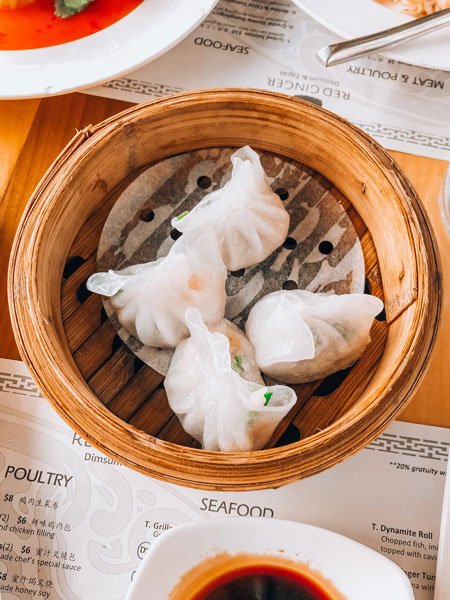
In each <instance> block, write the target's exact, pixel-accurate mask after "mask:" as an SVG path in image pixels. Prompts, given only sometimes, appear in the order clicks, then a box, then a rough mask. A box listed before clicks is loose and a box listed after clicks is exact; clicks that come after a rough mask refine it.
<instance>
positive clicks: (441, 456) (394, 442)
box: [367, 433, 450, 462]
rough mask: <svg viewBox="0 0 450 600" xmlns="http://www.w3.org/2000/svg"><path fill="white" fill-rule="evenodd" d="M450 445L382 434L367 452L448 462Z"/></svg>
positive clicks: (369, 446) (370, 445) (368, 447)
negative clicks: (373, 451)
mask: <svg viewBox="0 0 450 600" xmlns="http://www.w3.org/2000/svg"><path fill="white" fill-rule="evenodd" d="M449 447H450V444H449V443H447V442H438V441H436V440H425V439H421V438H416V437H410V436H407V435H395V434H393V433H382V434H381V435H380V436H379V437H378V438H377V439H376V440H374V441H373V442H372V443H371V444H369V445H368V446H367V450H377V451H378V452H389V453H390V454H402V455H403V456H415V457H416V458H429V459H431V460H442V461H445V462H446V461H447V456H448V451H449Z"/></svg>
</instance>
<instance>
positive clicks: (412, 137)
mask: <svg viewBox="0 0 450 600" xmlns="http://www.w3.org/2000/svg"><path fill="white" fill-rule="evenodd" d="M353 123H354V124H355V125H357V126H358V127H361V129H363V130H364V131H365V132H366V133H368V134H369V135H371V136H373V137H376V138H378V139H383V140H395V141H396V142H405V143H407V144H418V145H420V146H427V147H428V148H436V149H437V150H449V149H450V137H447V136H445V135H429V134H427V133H423V132H419V131H413V130H412V129H402V128H400V127H391V126H390V125H383V124H382V123H365V122H361V121H353Z"/></svg>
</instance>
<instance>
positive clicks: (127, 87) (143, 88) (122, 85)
mask: <svg viewBox="0 0 450 600" xmlns="http://www.w3.org/2000/svg"><path fill="white" fill-rule="evenodd" d="M102 87H105V88H111V89H113V90H121V91H123V92H133V93H134V94H144V95H145V96H154V97H155V98H156V97H160V96H166V95H167V94H175V93H176V92H182V91H183V88H180V87H174V86H172V85H166V84H165V83H149V82H148V81H140V80H139V79H130V78H129V77H119V78H118V79H113V80H112V81H108V82H107V83H104V84H103V85H102Z"/></svg>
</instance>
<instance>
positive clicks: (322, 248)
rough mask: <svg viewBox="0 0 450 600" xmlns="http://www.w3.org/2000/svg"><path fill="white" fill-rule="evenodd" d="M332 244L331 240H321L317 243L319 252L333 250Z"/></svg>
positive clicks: (327, 252)
mask: <svg viewBox="0 0 450 600" xmlns="http://www.w3.org/2000/svg"><path fill="white" fill-rule="evenodd" d="M333 248H334V246H333V244H332V243H331V242H327V241H323V242H320V244H319V252H320V253H321V254H330V253H331V252H333Z"/></svg>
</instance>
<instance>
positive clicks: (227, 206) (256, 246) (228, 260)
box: [172, 146, 290, 271]
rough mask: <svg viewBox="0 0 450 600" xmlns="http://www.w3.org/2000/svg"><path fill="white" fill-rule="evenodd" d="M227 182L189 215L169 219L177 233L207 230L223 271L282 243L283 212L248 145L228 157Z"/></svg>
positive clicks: (253, 260)
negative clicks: (216, 244)
mask: <svg viewBox="0 0 450 600" xmlns="http://www.w3.org/2000/svg"><path fill="white" fill-rule="evenodd" d="M231 162H232V164H233V170H232V173H231V179H230V180H229V181H227V183H226V184H225V185H224V186H223V187H222V188H220V189H218V190H215V191H214V192H211V193H210V194H207V195H206V196H205V197H204V198H203V200H201V202H199V203H198V204H197V206H195V207H194V208H193V209H192V210H191V211H190V212H187V211H186V212H184V213H181V215H179V216H178V217H176V218H175V219H172V227H175V228H176V229H178V231H181V232H183V233H184V232H188V231H194V230H198V229H202V228H205V227H212V228H213V229H214V231H215V233H216V235H217V239H218V242H219V247H220V251H221V254H222V258H223V261H224V263H225V265H226V267H227V268H228V270H229V271H238V270H239V269H242V268H245V267H250V266H252V265H256V264H258V263H260V262H262V261H263V260H264V259H265V258H267V257H268V256H269V255H270V254H271V253H272V252H273V251H274V250H276V249H277V248H278V247H279V246H281V244H282V243H283V242H284V240H285V239H286V236H287V234H288V229H289V221H290V217H289V213H288V212H287V211H286V209H285V208H284V206H283V203H282V202H281V200H280V198H279V197H278V196H277V194H275V193H274V192H273V191H272V189H271V187H270V185H269V182H268V180H267V177H266V175H265V173H264V169H263V168H262V166H261V161H260V159H259V156H258V154H257V153H256V152H255V151H254V150H252V149H251V148H250V147H249V146H245V147H244V148H241V149H240V150H238V151H237V152H235V153H234V154H233V155H232V156H231Z"/></svg>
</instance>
